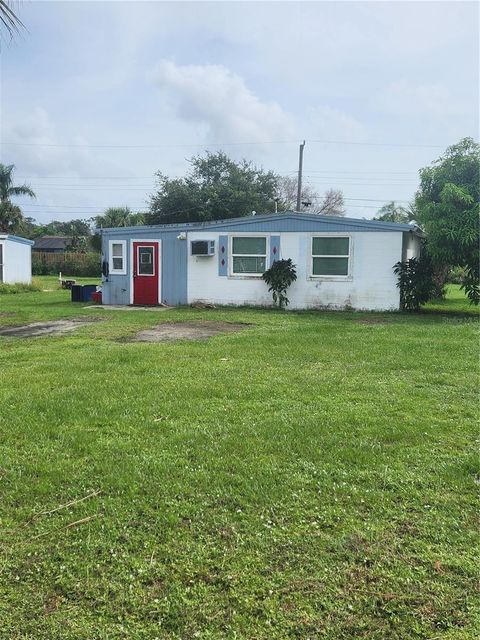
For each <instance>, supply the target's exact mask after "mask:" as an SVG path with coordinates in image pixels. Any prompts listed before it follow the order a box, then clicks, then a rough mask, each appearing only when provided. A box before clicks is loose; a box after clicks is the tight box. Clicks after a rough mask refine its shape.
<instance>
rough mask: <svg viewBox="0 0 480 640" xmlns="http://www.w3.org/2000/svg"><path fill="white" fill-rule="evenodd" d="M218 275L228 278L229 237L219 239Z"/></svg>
mask: <svg viewBox="0 0 480 640" xmlns="http://www.w3.org/2000/svg"><path fill="white" fill-rule="evenodd" d="M218 275H219V276H228V236H219V237H218Z"/></svg>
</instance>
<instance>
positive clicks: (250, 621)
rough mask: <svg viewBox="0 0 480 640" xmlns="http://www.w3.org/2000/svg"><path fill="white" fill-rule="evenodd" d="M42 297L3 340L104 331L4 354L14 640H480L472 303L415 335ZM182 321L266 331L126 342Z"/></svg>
mask: <svg viewBox="0 0 480 640" xmlns="http://www.w3.org/2000/svg"><path fill="white" fill-rule="evenodd" d="M88 281H91V280H90V279H88ZM41 283H42V287H41V288H45V289H53V290H51V291H41V292H38V293H21V294H16V295H3V296H0V324H3V325H6V324H20V323H22V322H25V321H35V320H43V319H55V318H65V317H79V316H82V315H87V316H98V317H101V318H104V319H105V320H104V321H103V322H98V323H93V324H91V325H89V326H87V327H82V328H80V329H79V330H78V331H76V332H75V333H72V334H68V335H64V336H50V337H44V338H31V339H23V340H20V339H13V338H2V337H0V551H1V554H0V621H1V622H0V638H6V639H9V640H11V639H22V640H25V639H27V638H28V639H32V640H33V639H35V640H40V639H45V640H62V639H72V640H95V639H104V640H116V639H117V638H118V639H120V638H121V639H124V638H128V639H133V640H137V639H139V640H140V639H141V640H154V639H155V638H158V639H162V640H163V639H167V638H168V639H185V640H190V639H193V638H201V639H205V640H206V639H209V640H210V639H218V640H220V639H222V640H223V639H232V640H233V639H242V640H243V639H248V640H263V639H265V640H267V639H268V640H277V639H278V640H284V639H286V638H295V639H302V640H306V639H310V640H313V639H323V638H328V639H332V640H337V639H342V638H351V639H357V638H366V639H369V640H370V639H379V640H380V639H382V640H383V639H385V638H388V639H390V638H393V639H399V638H402V639H405V640H407V639H409V640H410V639H411V638H431V639H434V638H436V639H438V638H442V639H443V638H447V639H455V640H458V639H466V638H472V639H473V638H477V637H478V635H479V633H480V626H479V621H478V617H477V618H476V616H478V591H477V588H478V574H479V562H478V507H477V505H476V503H475V496H476V494H477V493H478V488H479V485H478V483H479V477H480V473H479V472H480V469H479V465H478V459H477V455H476V451H477V450H476V445H475V438H476V436H477V435H478V423H477V418H478V410H477V400H478V395H477V392H478V373H479V371H478V322H477V320H478V314H476V313H475V312H472V310H471V309H470V308H469V307H468V305H466V304H465V301H464V298H463V294H462V293H461V292H460V291H459V289H458V287H452V288H450V290H449V299H447V300H446V301H444V302H440V303H436V304H432V305H429V306H428V307H427V309H426V310H425V312H424V313H421V314H417V315H409V314H387V313H386V314H369V313H363V314H362V313H334V312H330V313H328V312H324V313H320V312H318V313H317V312H315V313H313V312H312V313H307V312H304V313H294V312H288V313H284V312H276V311H265V310H252V309H218V310H208V311H198V310H193V309H176V310H169V311H162V312H158V311H133V312H123V311H105V310H101V309H100V310H89V309H84V308H83V307H84V305H82V304H75V305H74V304H71V303H70V302H69V292H67V291H61V290H58V289H56V288H55V287H56V282H55V279H54V278H44V279H42V280H41ZM427 311H428V312H427ZM184 319H188V320H189V321H195V320H208V319H212V320H215V319H219V320H228V321H235V322H239V321H240V322H249V323H252V326H251V327H250V328H249V329H247V330H245V331H242V332H240V333H236V334H229V335H224V336H219V337H215V338H211V339H209V340H208V341H204V342H186V341H183V342H177V343H170V344H166V343H164V344H141V343H128V342H125V341H122V340H121V339H122V338H125V337H127V336H129V335H132V334H133V333H135V332H136V331H138V330H140V329H144V328H148V327H150V326H152V325H154V324H157V323H159V322H173V321H181V320H184ZM83 498H85V499H83ZM82 499H83V500H82ZM70 502H73V504H70V505H69V506H65V505H67V504H68V503H70Z"/></svg>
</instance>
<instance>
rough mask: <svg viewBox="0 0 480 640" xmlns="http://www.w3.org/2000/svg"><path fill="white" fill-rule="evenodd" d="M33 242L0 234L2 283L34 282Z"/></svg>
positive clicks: (0, 273)
mask: <svg viewBox="0 0 480 640" xmlns="http://www.w3.org/2000/svg"><path fill="white" fill-rule="evenodd" d="M32 245H33V241H32V240H27V239H26V238H20V237H18V236H12V235H9V234H1V233H0V282H4V283H6V284H15V283H20V282H21V283H24V284H30V283H31V282H32Z"/></svg>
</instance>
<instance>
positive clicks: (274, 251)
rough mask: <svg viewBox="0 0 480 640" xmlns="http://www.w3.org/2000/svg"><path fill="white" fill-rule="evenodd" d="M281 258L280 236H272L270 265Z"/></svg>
mask: <svg viewBox="0 0 480 640" xmlns="http://www.w3.org/2000/svg"><path fill="white" fill-rule="evenodd" d="M276 260H280V236H270V266H272V264H273V263H274V262H275V261H276Z"/></svg>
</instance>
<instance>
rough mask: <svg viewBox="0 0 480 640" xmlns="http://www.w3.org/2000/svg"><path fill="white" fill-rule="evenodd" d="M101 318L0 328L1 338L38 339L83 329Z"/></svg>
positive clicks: (54, 321) (74, 319) (52, 321)
mask: <svg viewBox="0 0 480 640" xmlns="http://www.w3.org/2000/svg"><path fill="white" fill-rule="evenodd" d="M99 320H101V318H73V319H72V318H71V319H69V320H51V321H49V322H31V323H30V324H21V325H17V326H14V327H3V328H0V336H5V337H7V338H38V337H40V336H46V335H50V334H55V333H67V332H68V331H74V330H75V329H78V328H79V327H83V326H85V325H87V324H90V323H91V322H98V321H99Z"/></svg>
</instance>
